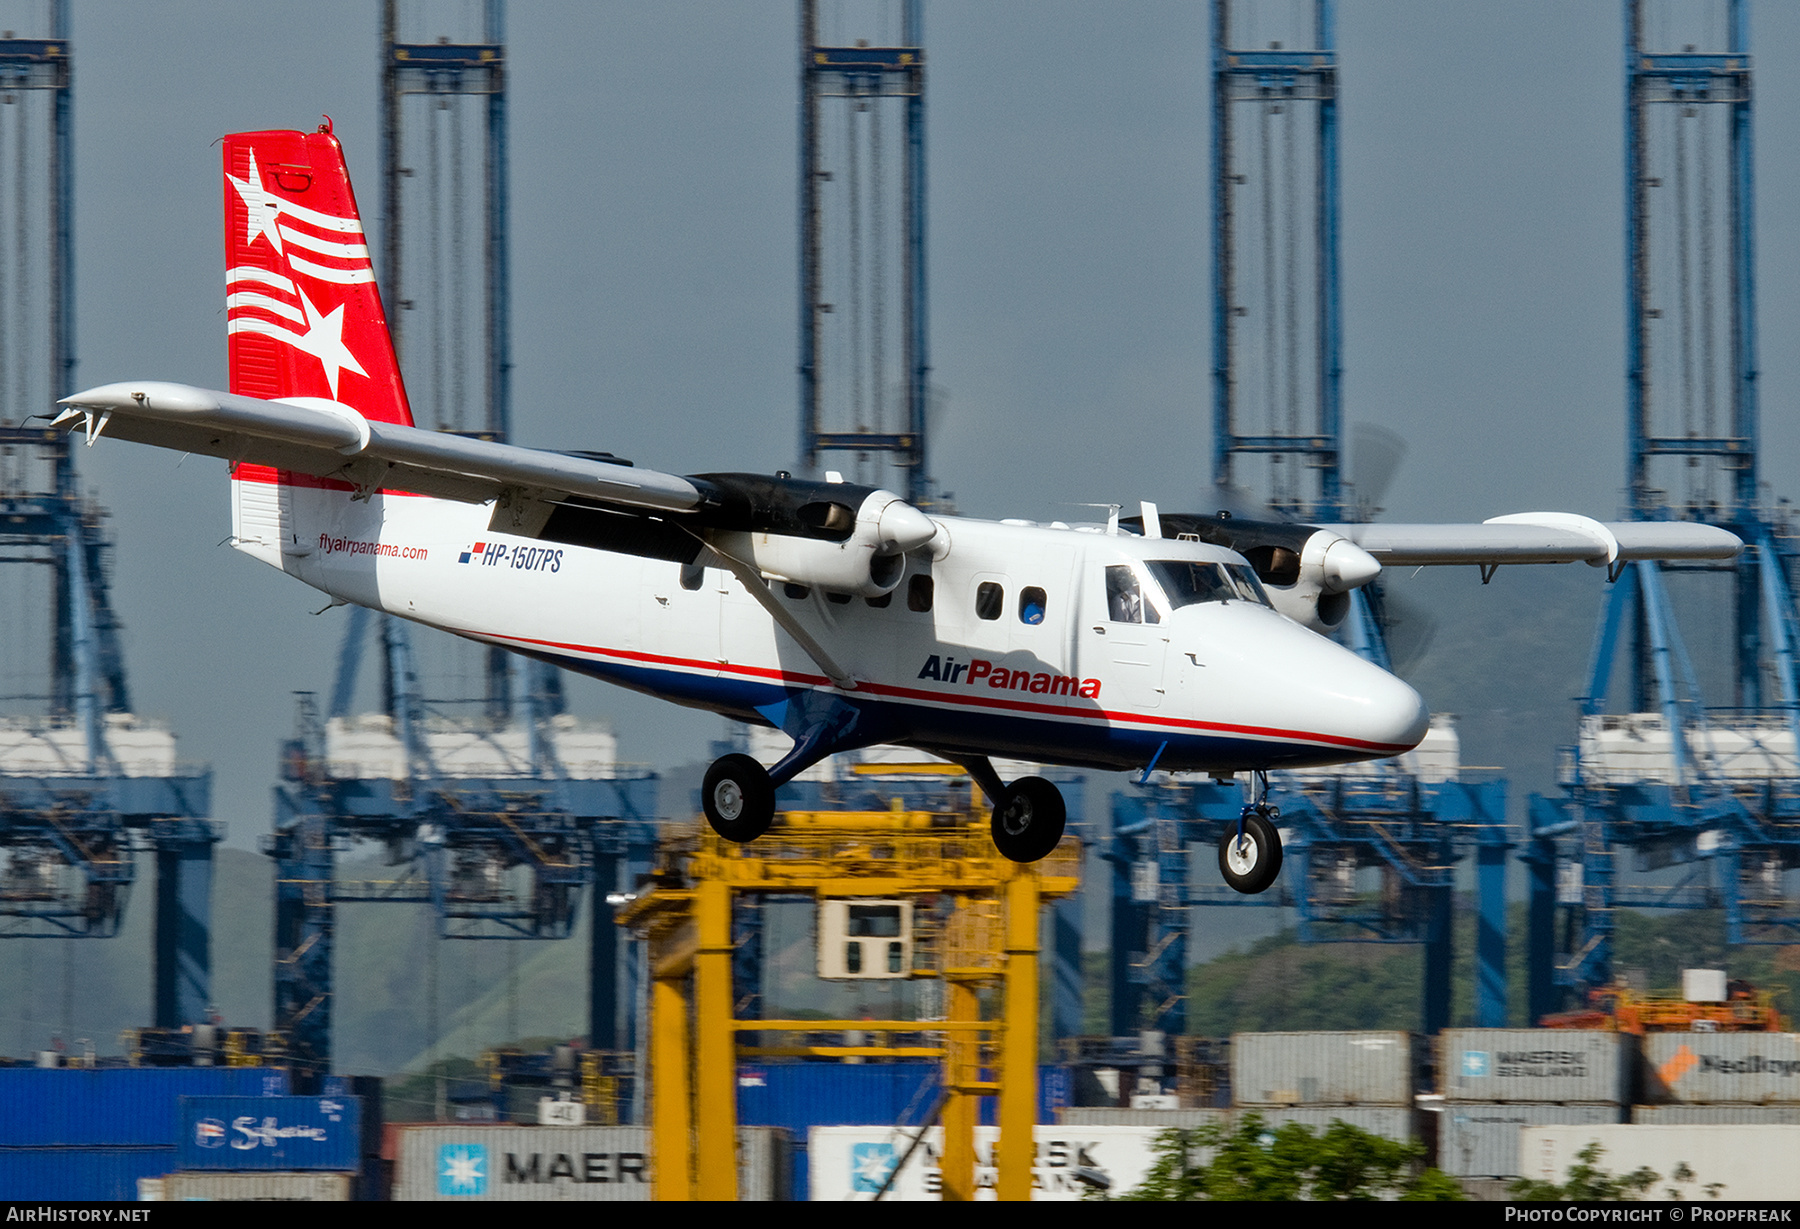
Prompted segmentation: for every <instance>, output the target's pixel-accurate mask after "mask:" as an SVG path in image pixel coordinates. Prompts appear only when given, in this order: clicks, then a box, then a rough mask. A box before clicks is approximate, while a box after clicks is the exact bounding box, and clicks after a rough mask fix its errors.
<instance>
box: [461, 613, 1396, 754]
mask: <svg viewBox="0 0 1800 1229" xmlns="http://www.w3.org/2000/svg"><path fill="white" fill-rule="evenodd" d="M477 634H480V633H477ZM488 638H489V639H493V640H506V641H511V642H513V643H515V644H527V645H536V646H538V647H540V648H546V649H563V650H566V651H568V652H571V653H588V654H593V655H595V656H600V657H612V658H618V659H620V660H624V661H634V662H643V663H645V664H653V665H662V666H678V667H682V668H684V669H689V670H698V671H706V672H709V673H715V674H716V673H720V672H724V673H729V674H736V675H741V676H743V677H746V678H757V679H766V680H770V681H773V682H780V683H797V684H801V685H803V686H808V687H824V686H828V685H829V684H830V682H831V680H830V679H828V678H826V677H825V676H824V675H820V674H795V673H792V672H789V671H786V670H780V669H772V668H770V667H767V666H744V665H737V664H734V663H732V662H724V661H702V660H699V659H697V658H691V657H666V656H663V655H661V654H657V653H638V652H634V651H632V650H629V649H608V648H602V647H600V646H598V645H585V644H565V643H563V642H561V641H557V640H535V639H532V638H531V637H529V636H506V635H500V634H498V633H489V634H488ZM862 693H867V694H870V695H877V696H890V697H893V698H895V699H903V700H923V701H927V702H931V703H945V704H956V705H961V706H963V707H969V708H985V709H1010V710H1012V711H1014V712H1021V713H1040V714H1043V715H1045V716H1051V717H1073V718H1076V719H1078V720H1083V721H1094V720H1105V721H1114V722H1129V723H1132V724H1135V725H1145V726H1151V727H1160V728H1163V729H1170V730H1199V731H1204V732H1206V733H1209V734H1239V735H1247V736H1249V737H1253V738H1279V739H1285V740H1288V741H1301V742H1309V743H1322V744H1324V745H1327V746H1333V747H1347V748H1351V749H1354V750H1357V751H1374V752H1380V753H1382V754H1387V755H1392V754H1395V753H1397V752H1402V751H1411V750H1412V745H1411V744H1410V743H1373V742H1365V741H1364V740H1362V739H1360V738H1348V737H1345V736H1344V735H1341V734H1317V733H1313V732H1312V731H1309V730H1282V729H1274V728H1270V727H1266V726H1254V725H1233V724H1230V723H1227V722H1220V721H1195V720H1191V719H1189V718H1186V717H1159V716H1153V715H1151V714H1147V713H1122V712H1115V711H1113V710H1111V709H1100V710H1098V711H1097V712H1096V711H1091V710H1083V709H1075V708H1069V707H1067V706H1064V705H1054V704H1033V703H1030V702H1028V701H1024V700H1011V699H1001V698H999V697H990V696H979V695H973V696H962V695H955V694H951V693H947V692H939V691H922V690H920V689H918V688H914V687H896V686H893V685H891V684H887V683H870V682H859V683H858V684H857V686H856V691H855V692H853V693H850V694H853V695H854V694H862Z"/></svg>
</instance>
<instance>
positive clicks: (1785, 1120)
mask: <svg viewBox="0 0 1800 1229" xmlns="http://www.w3.org/2000/svg"><path fill="white" fill-rule="evenodd" d="M1631 1121H1632V1122H1633V1123H1635V1124H1637V1125H1639V1126H1646V1127H1683V1126H1702V1125H1709V1124H1718V1123H1726V1124H1730V1123H1745V1124H1749V1123H1764V1124H1775V1125H1782V1126H1800V1104H1794V1103H1789V1104H1786V1105H1779V1104H1777V1105H1728V1104H1727V1105H1634V1106H1632V1107H1631Z"/></svg>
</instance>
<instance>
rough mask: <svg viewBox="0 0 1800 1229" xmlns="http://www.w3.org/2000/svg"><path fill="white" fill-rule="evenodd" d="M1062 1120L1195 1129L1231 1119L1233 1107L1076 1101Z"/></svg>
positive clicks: (1072, 1123) (1095, 1124) (1084, 1124)
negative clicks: (1175, 1107) (1134, 1105)
mask: <svg viewBox="0 0 1800 1229" xmlns="http://www.w3.org/2000/svg"><path fill="white" fill-rule="evenodd" d="M1058 1121H1059V1122H1060V1123H1061V1124H1062V1125H1063V1126H1081V1127H1149V1128H1151V1129H1152V1130H1158V1131H1174V1130H1180V1131H1192V1130H1194V1129H1195V1128H1196V1127H1208V1126H1212V1125H1214V1124H1226V1125H1229V1124H1230V1122H1231V1111H1230V1110H1214V1109H1189V1110H1128V1109H1120V1108H1118V1107H1117V1106H1111V1105H1072V1106H1070V1107H1069V1108H1068V1109H1066V1110H1064V1111H1063V1112H1062V1115H1061V1117H1060V1118H1059V1119H1058Z"/></svg>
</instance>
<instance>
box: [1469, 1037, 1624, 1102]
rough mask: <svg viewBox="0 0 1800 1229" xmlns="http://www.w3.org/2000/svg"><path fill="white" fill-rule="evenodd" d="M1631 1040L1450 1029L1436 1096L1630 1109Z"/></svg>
mask: <svg viewBox="0 0 1800 1229" xmlns="http://www.w3.org/2000/svg"><path fill="white" fill-rule="evenodd" d="M1634 1041H1635V1038H1633V1037H1632V1036H1631V1035H1630V1034H1628V1033H1607V1032H1598V1031H1587V1030H1582V1029H1561V1028H1447V1029H1445V1030H1444V1031H1443V1032H1441V1033H1439V1034H1438V1041H1437V1044H1438V1091H1439V1092H1441V1093H1443V1094H1444V1096H1445V1098H1447V1099H1448V1100H1451V1101H1501V1102H1524V1103H1530V1102H1544V1101H1568V1102H1577V1103H1586V1104H1591V1105H1598V1104H1609V1103H1610V1104H1619V1105H1624V1104H1630V1101H1631V1085H1630V1079H1631V1067H1632V1062H1633V1055H1634V1053H1635V1050H1634V1047H1633V1042H1634Z"/></svg>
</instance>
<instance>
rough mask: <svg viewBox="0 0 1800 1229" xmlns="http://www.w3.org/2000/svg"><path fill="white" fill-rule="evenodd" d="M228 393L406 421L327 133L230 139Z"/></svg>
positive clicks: (348, 196)
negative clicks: (332, 405) (304, 401)
mask: <svg viewBox="0 0 1800 1229" xmlns="http://www.w3.org/2000/svg"><path fill="white" fill-rule="evenodd" d="M225 305H226V311H225V316H226V321H227V323H226V326H225V327H226V331H227V333H228V335H229V345H230V351H231V391H232V392H234V393H239V394H242V395H244V396H248V397H262V398H266V399H269V400H274V399H277V398H287V399H293V398H301V397H307V398H322V399H327V400H331V401H336V402H340V403H342V404H343V405H346V406H349V407H350V408H351V409H354V410H356V411H357V412H358V413H360V414H362V415H363V416H364V417H365V418H370V419H375V420H377V421H380V422H397V423H404V424H406V425H408V426H410V425H411V424H412V420H413V419H412V410H411V409H410V408H409V407H408V405H407V401H406V386H405V385H404V384H403V383H402V382H401V380H400V365H399V363H398V362H397V361H395V358H394V345H393V342H392V341H391V340H390V339H389V337H388V327H387V317H386V316H385V315H384V314H383V313H382V310H381V296H380V295H379V294H377V293H376V290H375V270H374V267H373V266H372V265H371V264H370V263H369V248H368V243H367V240H366V239H365V238H364V236H363V228H362V220H361V218H360V217H359V216H358V214H357V212H356V197H355V196H354V195H353V194H352V192H351V190H350V172H349V170H348V168H346V167H345V165H344V151H343V148H342V147H341V146H340V145H339V144H338V142H337V138H336V137H334V136H332V135H331V133H330V132H329V131H320V132H312V133H306V132H241V133H237V134H235V135H233V136H228V137H226V138H225Z"/></svg>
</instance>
